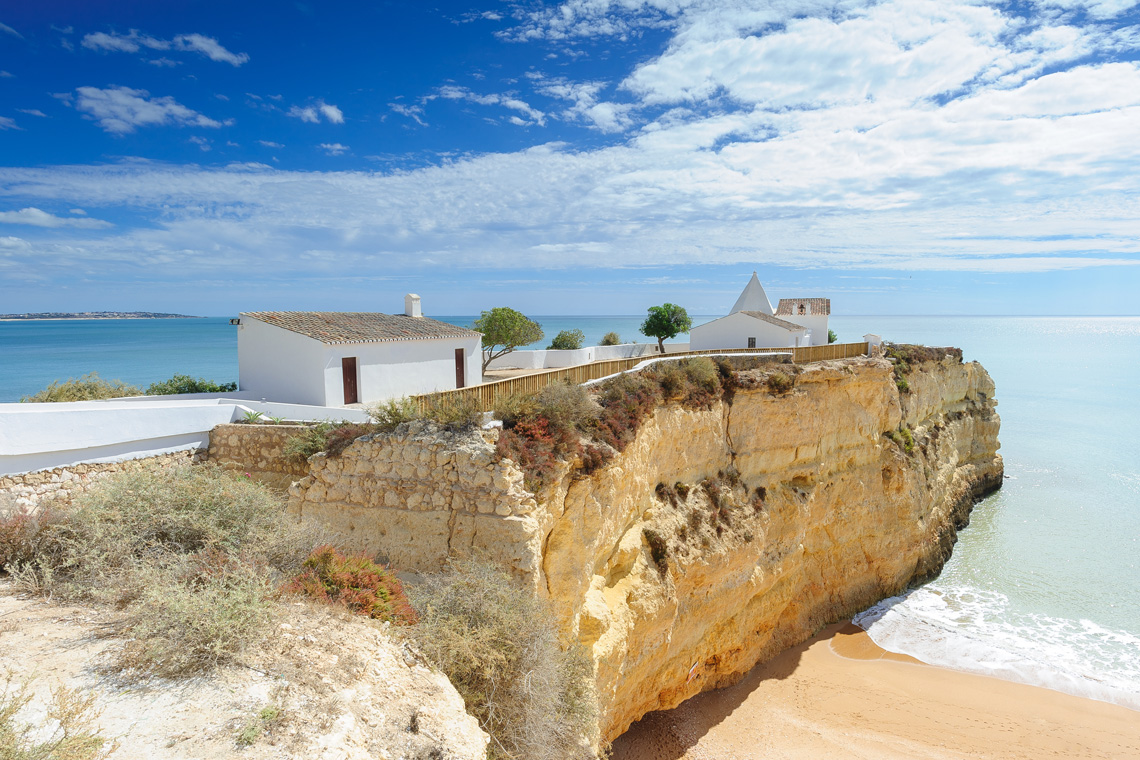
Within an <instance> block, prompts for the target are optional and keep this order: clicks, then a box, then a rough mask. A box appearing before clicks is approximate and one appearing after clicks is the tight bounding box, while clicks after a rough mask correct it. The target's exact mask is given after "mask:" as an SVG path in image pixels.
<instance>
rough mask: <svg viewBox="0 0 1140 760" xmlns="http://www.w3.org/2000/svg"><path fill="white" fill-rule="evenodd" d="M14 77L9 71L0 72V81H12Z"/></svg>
mask: <svg viewBox="0 0 1140 760" xmlns="http://www.w3.org/2000/svg"><path fill="white" fill-rule="evenodd" d="M15 76H16V75H15V74H13V73H12V72H11V71H0V79H12V78H13V77H15Z"/></svg>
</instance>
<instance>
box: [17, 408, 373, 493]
mask: <svg viewBox="0 0 1140 760" xmlns="http://www.w3.org/2000/svg"><path fill="white" fill-rule="evenodd" d="M249 411H255V412H261V413H262V414H264V415H265V416H267V417H268V416H274V417H283V418H285V419H288V420H305V421H313V420H350V421H353V422H364V421H366V420H367V419H368V415H367V414H366V413H365V412H363V411H361V410H358V409H334V408H328V407H313V406H302V405H298V404H277V403H271V402H270V403H265V402H260V401H248V400H234V399H225V398H208V399H173V400H169V399H166V398H158V397H155V398H151V399H150V400H144V399H141V398H133V399H130V400H120V399H111V400H108V401H70V402H62V403H40V404H0V475H12V474H17V473H26V472H35V471H38V470H48V469H53V468H58V467H71V466H74V465H77V464H82V463H92V462H118V461H124V460H128V459H142V458H145V457H152V456H157V455H160V454H168V453H171V452H175V451H194V450H198V449H205V448H207V447H208V446H209V443H210V430H212V429H213V428H214V427H215V426H216V425H221V424H224V423H228V422H234V421H237V420H241V419H243V417H244V416H245V414H246V412H249Z"/></svg>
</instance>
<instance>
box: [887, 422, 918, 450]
mask: <svg viewBox="0 0 1140 760" xmlns="http://www.w3.org/2000/svg"><path fill="white" fill-rule="evenodd" d="M887 437H888V438H890V439H891V440H892V441H894V442H895V444H897V445H898V446H899V448H901V449H902V450H903V451H905V452H906V453H908V454H910V453H912V452H913V451H914V432H913V431H912V430H911V429H910V428H909V427H901V428H899V429H898V430H892V431H890V432H889V433H887Z"/></svg>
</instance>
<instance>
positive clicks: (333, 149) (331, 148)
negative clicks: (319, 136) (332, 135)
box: [318, 143, 348, 156]
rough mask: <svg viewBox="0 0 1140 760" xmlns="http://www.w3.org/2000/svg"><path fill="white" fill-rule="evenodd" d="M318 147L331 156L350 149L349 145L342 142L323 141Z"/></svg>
mask: <svg viewBox="0 0 1140 760" xmlns="http://www.w3.org/2000/svg"><path fill="white" fill-rule="evenodd" d="M318 147H320V148H321V150H323V151H324V152H325V153H328V154H329V155H330V156H340V155H343V154H344V153H346V152H347V151H348V146H347V145H341V144H340V143H321V144H320V145H319V146H318Z"/></svg>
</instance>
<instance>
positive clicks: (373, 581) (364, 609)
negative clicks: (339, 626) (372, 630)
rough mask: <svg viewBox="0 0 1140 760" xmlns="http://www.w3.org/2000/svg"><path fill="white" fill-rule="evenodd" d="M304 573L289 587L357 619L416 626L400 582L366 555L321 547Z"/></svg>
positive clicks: (308, 561) (309, 559) (308, 560)
mask: <svg viewBox="0 0 1140 760" xmlns="http://www.w3.org/2000/svg"><path fill="white" fill-rule="evenodd" d="M303 567H304V569H303V570H302V571H301V573H300V574H298V575H297V576H296V577H295V578H293V580H291V581H290V582H289V584H288V585H287V586H286V590H287V591H291V592H293V593H299V594H304V595H305V596H308V597H311V598H313V599H316V600H318V601H321V602H325V603H328V604H340V605H343V606H344V607H347V608H348V609H350V610H352V611H353V612H355V613H357V614H358V615H364V616H366V617H370V618H376V619H379V620H389V621H392V622H394V623H400V624H409V623H414V622H416V615H415V612H413V611H412V608H411V606H410V605H409V604H408V600H407V597H406V596H405V595H404V588H403V586H402V585H401V584H400V581H399V579H397V578H396V576H395V575H393V574H392V573H391V571H389V570H388V568H386V567H384V566H383V565H378V564H376V563H375V562H374V561H372V560H371V559H370V558H369V557H367V556H366V555H364V554H353V555H349V556H346V555H344V554H341V553H340V552H338V551H337V550H336V549H335V548H334V547H332V546H328V545H325V546H318V547H317V548H316V549H314V550H313V553H312V554H310V555H309V556H308V558H307V559H306V560H305V562H304V565H303Z"/></svg>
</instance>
